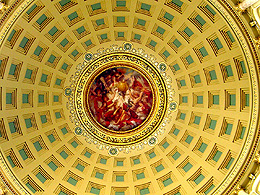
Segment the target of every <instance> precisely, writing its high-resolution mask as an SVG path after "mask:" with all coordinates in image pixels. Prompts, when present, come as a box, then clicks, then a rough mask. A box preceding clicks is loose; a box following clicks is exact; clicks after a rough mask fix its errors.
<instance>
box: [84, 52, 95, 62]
mask: <svg viewBox="0 0 260 195" xmlns="http://www.w3.org/2000/svg"><path fill="white" fill-rule="evenodd" d="M92 58H93V54H92V53H87V54H86V55H85V60H87V61H90V60H92Z"/></svg>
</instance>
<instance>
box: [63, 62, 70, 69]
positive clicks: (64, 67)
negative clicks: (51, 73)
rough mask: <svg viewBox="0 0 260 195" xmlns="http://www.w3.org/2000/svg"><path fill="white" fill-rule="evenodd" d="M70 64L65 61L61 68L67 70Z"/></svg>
mask: <svg viewBox="0 0 260 195" xmlns="http://www.w3.org/2000/svg"><path fill="white" fill-rule="evenodd" d="M68 66H69V65H68V64H66V63H63V65H62V67H61V68H62V69H63V70H67V68H68Z"/></svg>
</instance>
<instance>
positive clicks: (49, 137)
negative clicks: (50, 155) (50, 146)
mask: <svg viewBox="0 0 260 195" xmlns="http://www.w3.org/2000/svg"><path fill="white" fill-rule="evenodd" d="M47 137H48V139H49V141H50V142H51V143H53V142H55V141H56V139H55V137H54V136H53V134H50V135H48V136H47Z"/></svg>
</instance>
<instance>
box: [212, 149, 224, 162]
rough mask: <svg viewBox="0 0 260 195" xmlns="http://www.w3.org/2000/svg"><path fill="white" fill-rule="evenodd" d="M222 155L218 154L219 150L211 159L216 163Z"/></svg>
mask: <svg viewBox="0 0 260 195" xmlns="http://www.w3.org/2000/svg"><path fill="white" fill-rule="evenodd" d="M221 155H222V152H220V151H219V150H218V151H217V152H216V153H215V155H214V157H213V160H214V161H215V162H218V160H219V158H220V157H221Z"/></svg>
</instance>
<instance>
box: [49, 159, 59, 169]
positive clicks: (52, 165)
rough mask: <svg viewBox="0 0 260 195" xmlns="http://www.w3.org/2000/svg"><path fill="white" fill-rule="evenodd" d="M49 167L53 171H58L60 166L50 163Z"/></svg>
mask: <svg viewBox="0 0 260 195" xmlns="http://www.w3.org/2000/svg"><path fill="white" fill-rule="evenodd" d="M48 166H49V167H50V168H51V169H52V170H53V171H56V169H57V168H58V166H57V165H56V164H55V163H54V162H52V161H51V162H49V163H48Z"/></svg>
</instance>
